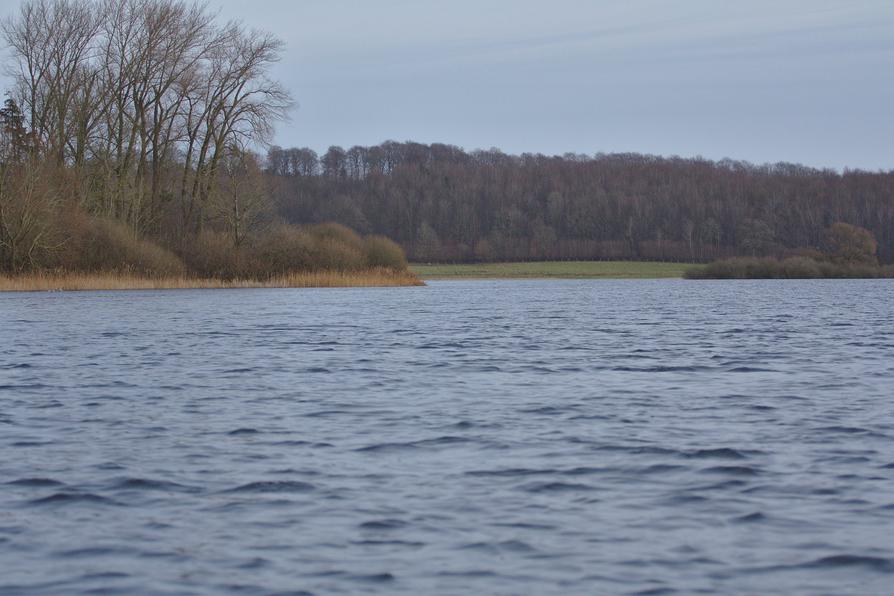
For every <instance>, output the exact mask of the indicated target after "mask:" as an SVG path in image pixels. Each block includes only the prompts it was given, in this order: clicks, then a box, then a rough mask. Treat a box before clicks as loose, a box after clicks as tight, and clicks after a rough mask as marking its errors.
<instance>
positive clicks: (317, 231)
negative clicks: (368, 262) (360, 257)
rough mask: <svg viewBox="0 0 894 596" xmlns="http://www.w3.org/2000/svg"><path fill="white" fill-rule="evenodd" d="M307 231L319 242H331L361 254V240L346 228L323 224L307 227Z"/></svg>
mask: <svg viewBox="0 0 894 596" xmlns="http://www.w3.org/2000/svg"><path fill="white" fill-rule="evenodd" d="M306 229H307V231H308V232H310V233H311V235H312V236H313V237H314V238H317V239H319V240H320V241H333V242H337V243H339V244H343V245H345V246H348V247H350V248H353V249H355V250H356V251H357V252H358V253H360V252H363V238H361V237H360V235H359V234H358V233H357V232H355V231H354V230H352V229H351V228H349V227H347V226H343V225H341V224H337V223H323V224H316V225H312V226H308V227H307V228H306Z"/></svg>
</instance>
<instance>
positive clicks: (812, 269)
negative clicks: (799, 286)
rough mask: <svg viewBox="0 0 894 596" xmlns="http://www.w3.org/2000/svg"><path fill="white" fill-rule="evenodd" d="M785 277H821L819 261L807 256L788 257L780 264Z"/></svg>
mask: <svg viewBox="0 0 894 596" xmlns="http://www.w3.org/2000/svg"><path fill="white" fill-rule="evenodd" d="M780 268H781V273H782V277H785V278H786V279H816V278H818V277H822V272H821V271H820V267H819V263H817V262H816V261H815V260H813V259H810V258H807V257H789V258H788V259H786V260H784V261H782V263H781V264H780Z"/></svg>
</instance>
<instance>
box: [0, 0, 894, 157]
mask: <svg viewBox="0 0 894 596" xmlns="http://www.w3.org/2000/svg"><path fill="white" fill-rule="evenodd" d="M17 4H18V1H17V0H0V6H2V7H3V8H2V9H0V11H2V12H10V11H11V9H13V8H14V7H15V6H16V5H17ZM209 4H210V5H211V6H212V7H220V11H221V16H222V17H223V18H235V19H241V20H243V21H244V22H245V23H246V24H248V25H250V26H253V27H258V28H263V29H268V30H271V31H273V32H275V33H277V34H278V35H279V36H281V37H282V38H283V39H285V40H286V41H287V43H288V54H287V56H286V58H285V60H284V61H283V62H282V63H281V64H280V65H279V67H278V69H277V70H278V72H277V74H278V76H279V78H280V79H281V80H283V81H284V82H285V83H286V84H287V85H288V86H289V88H290V89H291V90H292V92H293V94H294V95H295V97H296V99H297V101H298V103H299V106H298V109H296V110H295V112H294V113H293V118H292V121H291V122H290V123H287V124H284V125H282V126H281V127H280V131H279V133H278V135H277V139H276V141H277V143H278V144H281V145H284V146H292V145H301V146H305V145H306V146H310V147H312V148H314V149H317V150H324V149H325V148H326V147H328V146H329V145H331V144H339V145H343V146H346V147H348V146H351V145H354V144H364V145H367V144H373V143H379V142H381V141H383V140H386V139H394V140H400V141H402V140H409V139H412V140H417V141H422V142H434V141H438V142H445V143H453V144H457V145H461V146H464V147H466V148H469V149H474V148H479V147H483V148H487V147H492V146H496V147H500V148H501V149H503V150H505V151H507V152H512V153H519V152H523V151H532V152H543V153H564V152H566V151H574V152H582V153H595V152H598V151H603V152H616V151H636V152H643V153H656V154H662V155H674V154H676V155H682V156H695V155H703V156H705V157H709V158H722V157H732V158H736V159H747V160H750V161H755V162H767V161H795V162H802V163H807V164H810V165H815V166H831V167H836V168H840V167H844V166H850V167H860V168H866V169H894V114H892V110H894V76H892V73H894V1H892V0H747V1H732V0H730V1H727V0H611V1H609V0H550V1H545V0H449V1H447V0H254V1H249V2H247V1H246V0H210V2H209Z"/></svg>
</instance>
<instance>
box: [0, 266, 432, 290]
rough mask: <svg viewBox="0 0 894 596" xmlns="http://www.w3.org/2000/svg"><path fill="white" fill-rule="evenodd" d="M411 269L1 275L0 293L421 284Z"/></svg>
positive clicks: (382, 286)
mask: <svg viewBox="0 0 894 596" xmlns="http://www.w3.org/2000/svg"><path fill="white" fill-rule="evenodd" d="M424 285H425V282H424V281H422V279H421V278H419V277H418V276H417V275H416V274H415V273H414V272H412V271H394V270H390V269H373V270H368V271H353V272H337V271H319V272H312V273H293V274H289V275H283V276H279V277H274V278H271V279H269V280H255V279H233V280H226V279H214V278H210V279H209V278H192V277H157V278H155V277H144V276H138V275H119V274H114V273H32V274H26V275H17V276H4V275H0V292H90V291H126V290H212V289H213V290H231V289H252V288H255V289H261V288H266V289H274V288H281V289H286V288H387V287H414V286H424Z"/></svg>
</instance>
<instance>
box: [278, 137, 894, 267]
mask: <svg viewBox="0 0 894 596" xmlns="http://www.w3.org/2000/svg"><path fill="white" fill-rule="evenodd" d="M267 173H268V175H269V177H270V184H271V193H272V196H273V198H274V203H275V205H276V209H277V211H278V213H279V214H280V215H281V216H282V217H283V218H285V219H286V220H288V221H290V222H294V223H314V222H324V221H334V222H338V223H342V224H344V225H347V226H349V227H351V228H353V229H355V230H357V231H359V232H361V233H374V234H382V235H385V236H388V237H390V238H392V239H394V240H396V241H397V242H398V243H400V244H401V245H402V246H403V247H404V248H405V250H406V251H407V253H408V255H409V256H410V258H411V259H413V260H417V261H428V262H465V261H502V260H508V261H517V260H540V259H546V260H554V259H597V260H598V259H642V260H662V261H711V260H714V259H717V258H724V257H730V256H780V257H781V256H786V255H787V254H790V253H791V252H793V251H794V250H796V249H799V248H813V249H817V248H820V247H821V245H822V243H823V241H824V235H825V232H826V229H827V228H828V227H829V226H830V225H832V224H833V223H836V222H845V223H849V224H853V225H856V226H860V227H863V228H866V229H868V230H870V231H871V232H872V233H873V234H874V235H875V237H876V239H877V240H878V243H879V257H880V259H881V260H882V262H892V261H894V171H891V172H880V173H873V172H865V171H845V172H844V173H839V172H836V171H832V170H819V169H813V168H809V167H805V166H800V165H794V164H787V163H780V164H774V165H763V166H757V165H752V164H749V163H745V162H741V161H731V160H723V161H708V160H704V159H682V158H676V157H674V158H661V157H655V156H648V155H638V154H613V155H602V154H600V155H596V156H587V155H574V154H566V155H564V156H561V157H559V156H554V157H551V156H545V155H532V154H524V155H520V156H515V155H507V154H504V153H502V152H500V151H499V150H496V149H492V150H488V151H474V152H467V151H464V150H462V149H460V148H458V147H454V146H450V145H442V144H434V145H424V144H419V143H412V142H407V143H397V142H386V143H383V144H381V145H378V146H374V147H353V148H351V149H348V150H345V149H342V148H340V147H332V148H330V149H329V150H328V151H327V152H326V153H325V154H324V155H322V156H320V155H318V154H317V153H315V152H314V151H312V150H310V149H282V148H280V147H273V148H272V149H270V151H269V152H268V156H267Z"/></svg>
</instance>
